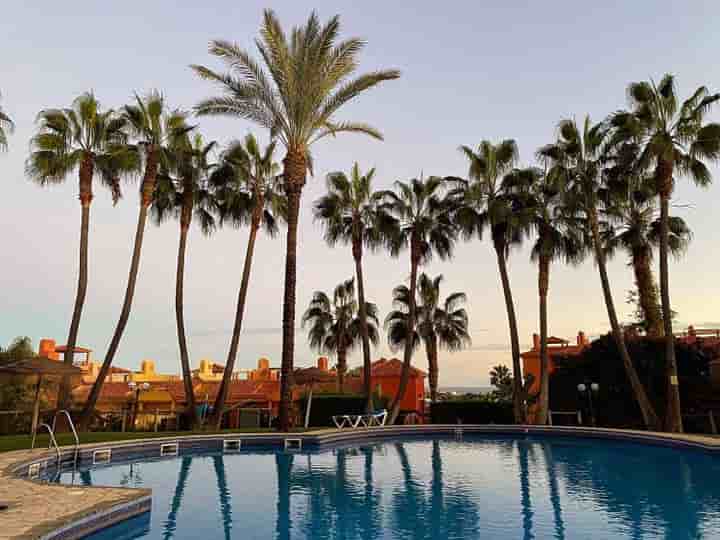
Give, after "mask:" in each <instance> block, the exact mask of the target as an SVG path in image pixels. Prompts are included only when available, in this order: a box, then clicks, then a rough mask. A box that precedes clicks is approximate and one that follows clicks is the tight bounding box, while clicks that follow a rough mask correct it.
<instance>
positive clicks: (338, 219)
mask: <svg viewBox="0 0 720 540" xmlns="http://www.w3.org/2000/svg"><path fill="white" fill-rule="evenodd" d="M374 176H375V169H374V168H373V169H370V170H369V171H368V172H366V173H365V174H362V173H361V172H360V167H359V166H358V164H357V163H355V164H354V165H353V167H352V169H351V170H350V176H349V177H348V176H346V175H345V173H343V172H335V173H331V174H329V175H328V176H327V178H326V182H327V190H328V192H327V194H326V195H323V196H322V197H321V198H320V199H318V200H317V201H316V202H315V219H317V220H319V221H321V222H322V224H323V226H324V228H325V241H326V242H327V243H328V244H330V245H331V246H334V245H335V244H337V243H338V242H342V243H344V244H350V245H351V246H352V255H353V259H354V261H355V279H356V280H357V288H358V302H359V310H358V311H359V320H360V334H361V337H362V352H363V380H364V384H365V397H366V406H365V408H366V410H367V411H369V410H370V409H371V408H372V381H371V377H370V370H371V367H372V366H371V360H370V335H369V333H368V326H367V313H366V312H365V280H364V278H363V267H362V257H363V249H364V248H365V247H368V248H370V249H376V248H377V247H378V246H380V245H381V244H382V243H383V242H386V241H387V239H388V238H390V237H391V236H392V231H393V228H394V226H395V222H394V220H393V219H392V217H391V216H389V215H388V214H387V213H385V212H383V211H382V209H381V207H380V205H379V204H378V196H377V195H376V194H375V193H374V192H373V190H372V180H373V177H374Z"/></svg>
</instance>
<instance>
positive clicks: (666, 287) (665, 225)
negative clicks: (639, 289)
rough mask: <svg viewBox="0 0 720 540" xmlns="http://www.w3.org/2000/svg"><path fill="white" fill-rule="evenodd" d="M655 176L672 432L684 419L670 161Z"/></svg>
mask: <svg viewBox="0 0 720 540" xmlns="http://www.w3.org/2000/svg"><path fill="white" fill-rule="evenodd" d="M657 175H658V176H657V177H658V180H659V184H660V185H659V188H660V189H659V190H658V192H659V193H660V299H661V302H662V318H663V329H664V330H665V371H666V373H667V414H666V417H665V427H666V429H667V430H668V431H670V432H672V433H682V431H683V421H682V410H681V407H680V386H679V382H678V373H677V360H676V359H675V336H674V335H673V327H672V308H671V306H670V275H669V271H668V252H669V245H668V244H669V236H670V195H671V193H672V182H673V180H672V176H673V163H672V162H671V161H664V160H663V161H661V162H660V163H659V164H658V171H657Z"/></svg>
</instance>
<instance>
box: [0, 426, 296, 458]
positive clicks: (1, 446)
mask: <svg viewBox="0 0 720 540" xmlns="http://www.w3.org/2000/svg"><path fill="white" fill-rule="evenodd" d="M272 431H273V430H272V429H270V428H245V429H231V430H223V431H179V432H171V431H165V432H158V433H155V432H154V431H151V432H144V431H138V432H124V433H121V432H115V431H90V432H87V433H80V444H86V443H103V442H116V441H129V440H132V439H155V438H158V437H178V436H187V435H212V434H214V433H269V432H272ZM293 431H296V432H299V431H304V430H303V429H297V430H293ZM31 442H32V437H30V435H5V436H0V452H10V451H11V450H28V449H29V448H30V443H31ZM57 442H58V444H59V445H60V446H68V445H70V446H71V445H73V444H75V439H74V438H73V436H72V434H71V433H58V434H57ZM48 443H49V439H48V436H47V435H46V434H45V435H38V437H37V441H36V442H35V446H36V448H47V446H48Z"/></svg>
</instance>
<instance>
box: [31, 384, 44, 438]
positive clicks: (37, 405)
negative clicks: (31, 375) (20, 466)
mask: <svg viewBox="0 0 720 540" xmlns="http://www.w3.org/2000/svg"><path fill="white" fill-rule="evenodd" d="M41 384H42V375H41V374H39V373H38V378H37V386H36V388H35V403H34V404H33V417H32V425H31V426H30V429H31V432H32V436H33V440H34V439H35V433H36V432H37V427H38V420H39V419H40V385H41Z"/></svg>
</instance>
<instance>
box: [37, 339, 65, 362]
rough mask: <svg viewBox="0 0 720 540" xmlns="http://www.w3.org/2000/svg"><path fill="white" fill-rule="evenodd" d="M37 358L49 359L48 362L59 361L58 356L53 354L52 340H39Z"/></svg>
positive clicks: (53, 344) (53, 345)
mask: <svg viewBox="0 0 720 540" xmlns="http://www.w3.org/2000/svg"><path fill="white" fill-rule="evenodd" d="M38 356H43V357H45V358H49V359H50V360H60V355H59V354H58V353H56V352H55V340H54V339H48V338H45V339H41V340H40V345H39V346H38Z"/></svg>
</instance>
